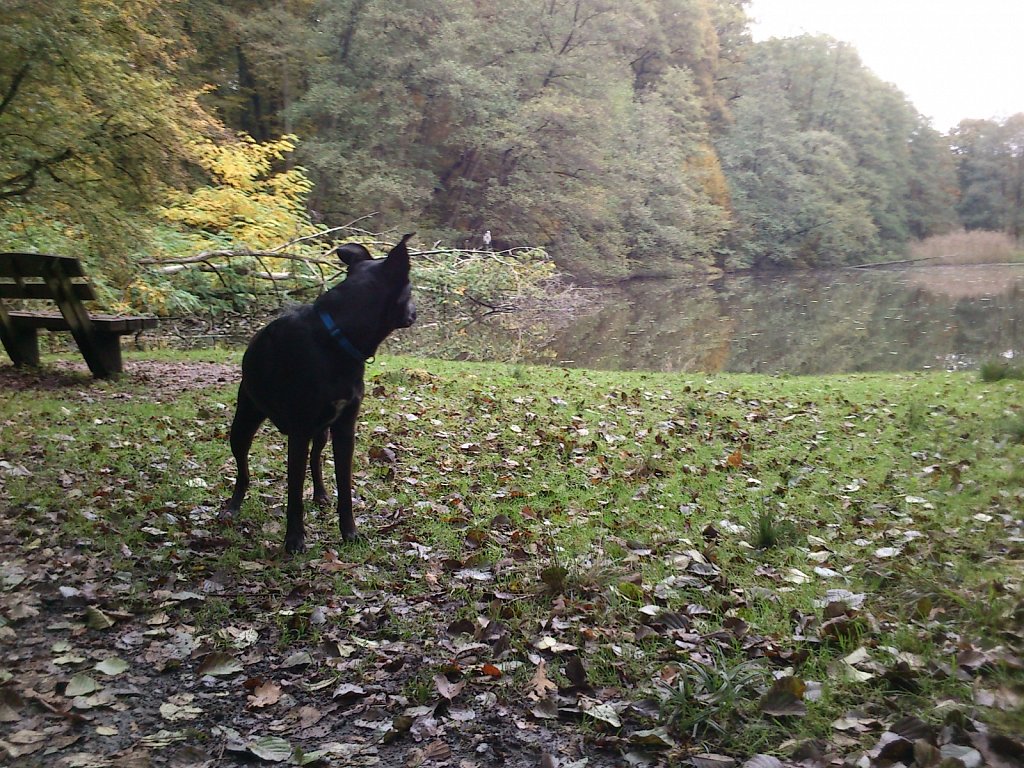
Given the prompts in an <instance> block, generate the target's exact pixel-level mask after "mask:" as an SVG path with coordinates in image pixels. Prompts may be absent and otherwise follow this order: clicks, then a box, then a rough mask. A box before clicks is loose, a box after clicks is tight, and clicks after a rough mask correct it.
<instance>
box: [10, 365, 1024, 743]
mask: <svg viewBox="0 0 1024 768" xmlns="http://www.w3.org/2000/svg"><path fill="white" fill-rule="evenodd" d="M131 359H145V360H152V359H159V360H160V361H162V362H164V363H168V364H171V365H174V364H175V363H177V364H179V365H180V366H182V367H183V368H186V367H187V366H189V365H192V364H194V363H195V362H196V361H208V362H215V363H222V362H225V361H228V362H231V361H237V359H238V355H237V353H230V354H229V353H218V352H204V353H192V354H190V355H185V356H175V355H174V354H172V353H169V352H161V353H160V354H159V355H158V356H156V357H155V358H152V357H146V356H144V355H143V356H136V355H133V356H132V357H131ZM1021 387H1022V384H1021V383H1020V382H1019V381H1016V380H1013V379H1004V380H999V381H988V380H982V381H979V380H978V378H977V377H976V376H974V375H971V374H953V373H921V374H916V373H915V374H890V375H881V374H879V375H875V374H871V375H844V376H829V377H808V378H797V377H761V376H741V375H715V376H701V375H671V374H655V373H604V372H592V371H579V370H565V369H557V368H530V367H523V366H514V367H513V366H504V365H483V364H460V363H449V362H439V361H434V360H416V359H408V358H393V357H388V358H383V359H381V360H380V361H379V362H378V363H377V364H376V365H375V366H373V367H372V368H370V378H369V380H368V382H367V397H366V401H365V403H364V408H363V412H362V414H361V423H360V427H359V432H358V438H357V439H358V445H357V457H356V478H355V493H356V496H357V509H356V514H357V520H358V522H359V524H360V526H361V530H362V531H363V533H364V534H365V535H366V540H365V541H363V542H360V543H356V544H353V545H341V544H340V541H339V536H338V532H337V521H336V517H335V515H334V512H333V510H322V511H316V510H313V509H312V506H311V505H310V508H308V509H307V536H308V539H309V543H310V551H309V552H308V553H307V554H306V555H303V556H301V557H295V558H289V557H286V556H284V555H283V554H282V553H281V545H282V542H283V519H282V515H283V511H282V507H283V502H284V495H285V485H284V480H285V455H286V450H285V441H284V439H283V438H282V436H281V435H279V434H278V433H276V432H275V431H273V430H272V429H269V428H264V429H263V430H262V431H261V432H260V433H259V435H258V436H257V439H256V443H255V446H254V450H253V453H252V470H253V486H252V489H251V491H250V497H249V500H248V501H247V503H246V505H245V507H244V509H243V512H242V514H241V515H240V516H239V519H238V520H236V521H235V522H234V523H233V525H232V526H230V527H229V526H225V525H224V524H222V523H221V522H220V521H219V519H218V516H217V512H218V510H219V507H220V504H221V502H222V501H223V500H224V499H225V498H226V497H227V496H228V494H229V492H230V487H231V482H232V479H233V471H234V467H233V463H232V461H231V457H230V452H229V450H228V446H227V439H226V438H227V429H228V425H229V422H230V418H231V412H232V408H233V400H234V385H233V384H232V383H231V382H229V381H224V382H223V383H220V384H216V385H212V386H203V387H202V388H199V389H191V388H189V387H187V386H179V387H163V388H162V387H157V386H154V385H153V384H152V382H149V383H147V382H145V381H143V382H140V381H133V380H132V379H131V377H127V378H125V379H124V380H122V381H119V382H92V381H88V380H82V381H75V382H72V383H68V384H67V385H65V386H63V387H58V388H56V389H46V388H41V387H28V388H25V389H21V390H18V391H12V392H9V393H6V395H5V397H4V398H3V399H2V400H0V446H2V448H0V450H2V454H0V460H2V462H3V463H2V464H0V481H2V485H0V502H2V506H3V508H4V509H5V510H7V512H6V513H5V515H4V517H5V520H4V524H5V525H6V526H8V529H9V531H10V532H11V536H12V538H13V539H14V540H16V541H18V542H19V543H20V546H21V548H22V550H21V553H20V554H18V553H15V554H17V556H18V557H21V558H23V559H24V560H25V561H26V563H32V562H35V561H36V560H38V561H40V562H42V561H44V560H45V559H46V558H45V557H44V556H43V555H44V553H46V552H48V553H49V556H50V557H51V559H53V558H57V559H58V561H59V557H57V554H58V553H65V554H66V553H68V552H74V553H76V554H75V556H76V557H78V558H80V559H82V560H83V562H85V563H88V564H89V567H90V568H91V569H92V572H93V574H94V575H95V578H96V579H98V580H100V581H102V583H104V584H107V585H114V587H116V589H115V588H113V587H112V588H111V589H113V592H114V594H116V595H117V597H118V599H119V600H121V604H122V605H124V606H128V607H129V608H130V610H132V611H138V612H139V613H140V614H141V615H147V616H150V615H152V614H156V613H159V612H161V611H167V612H170V614H171V615H172V617H174V618H175V620H180V621H182V622H186V623H187V624H188V625H189V626H190V627H194V628H195V630H196V632H198V633H199V634H209V635H211V636H213V635H214V634H215V633H216V632H217V631H219V630H221V629H222V628H223V627H224V626H226V625H228V624H231V623H235V624H238V623H240V622H245V623H247V624H249V625H251V626H253V627H255V628H257V629H259V630H260V631H261V632H262V633H263V634H262V636H264V637H265V638H266V641H267V643H268V646H267V650H266V653H268V654H271V655H275V654H276V656H275V658H276V657H278V656H286V655H287V654H289V653H292V652H294V651H295V649H300V648H322V647H325V646H327V645H331V644H332V643H333V645H331V648H332V649H333V650H332V651H331V652H332V653H333V654H335V656H336V657H337V658H334V657H332V658H334V660H333V661H332V662H331V664H332V665H333V666H332V667H331V668H332V669H334V670H345V669H349V668H352V669H356V668H358V669H360V670H363V671H365V670H367V669H373V668H374V664H375V663H377V658H378V655H380V654H382V651H380V648H382V647H384V646H388V645H389V644H390V645H394V644H401V647H402V648H403V649H405V650H404V651H403V653H404V654H405V655H404V656H402V655H392V656H388V657H387V659H386V660H383V661H380V664H382V665H384V667H383V668H384V669H386V670H392V668H393V671H389V672H388V675H390V679H393V683H394V685H395V686H396V688H395V691H394V692H395V695H400V696H404V697H405V698H407V699H408V700H409V701H410V702H413V703H415V704H429V703H430V702H432V701H435V700H436V699H437V697H438V690H439V689H438V685H442V686H443V684H441V683H438V675H447V678H446V679H447V680H449V681H450V682H451V683H452V684H453V685H454V684H455V681H456V680H462V681H463V682H465V683H466V691H467V692H468V691H472V690H474V689H476V690H477V692H480V691H486V692H488V693H493V694H494V695H496V696H497V698H498V700H500V701H503V702H506V703H507V704H509V705H510V706H518V707H522V708H523V709H524V710H525V712H524V713H522V715H521V716H523V717H530V716H531V715H530V714H529V713H530V712H531V711H532V710H533V709H534V708H535V707H536V706H537V700H538V699H543V698H545V697H554V696H560V697H562V699H561V701H562V702H563V704H564V702H565V701H567V700H569V699H571V698H572V697H574V696H581V697H582V698H580V700H579V702H577V704H575V705H574V706H578V707H579V708H580V711H581V712H582V713H584V714H582V715H581V717H583V722H584V723H586V724H587V725H586V726H585V727H586V728H591V727H592V728H593V729H594V730H595V732H600V733H607V732H609V730H611V731H614V732H616V733H618V734H619V735H620V736H621V737H622V738H625V739H627V740H628V738H629V733H630V732H631V731H635V730H639V729H643V728H647V729H650V728H655V727H662V728H664V729H666V730H665V733H667V734H668V736H669V737H670V738H671V740H673V742H674V743H675V744H676V745H679V748H681V749H688V748H695V747H696V746H697V745H702V746H703V748H708V749H713V750H716V751H721V752H728V753H730V754H736V755H745V754H746V755H749V754H753V753H756V752H778V753H780V754H785V753H786V749H787V747H785V745H787V744H793V743H797V742H799V741H801V740H804V739H812V738H817V739H825V740H829V739H832V738H833V737H835V736H836V735H837V733H839V732H838V731H837V730H836V729H835V727H834V723H836V722H837V721H839V720H840V719H841V718H844V717H848V716H851V715H850V713H852V712H860V713H862V714H863V713H872V716H875V715H877V716H878V717H879V718H880V720H884V721H886V722H892V721H894V720H896V719H898V718H899V717H901V716H904V715H916V716H919V717H922V718H923V719H925V720H927V721H931V722H934V723H938V722H940V721H942V720H943V719H944V718H945V717H946V716H947V710H948V705H941V702H944V701H953V702H955V703H956V706H958V707H961V708H962V709H963V710H964V711H965V712H967V713H969V715H970V716H971V717H977V718H980V719H983V720H987V721H989V722H991V723H992V724H993V727H999V728H1003V729H1006V730H1008V731H1009V732H1011V733H1013V732H1018V733H1019V732H1021V731H1022V730H1024V714H1022V712H1021V709H1020V707H1019V705H1013V704H1012V702H1013V701H1014V699H1013V696H1011V695H1010V693H1007V692H1013V691H1019V690H1020V688H1021V686H1024V674H1022V672H1021V669H1020V665H1019V664H1016V663H1015V662H1014V661H1013V659H1014V658H1018V656H1017V655H1018V654H1020V653H1021V651H1022V650H1024V649H1022V648H1021V640H1020V637H1021V632H1022V626H1021V622H1022V620H1024V617H1022V615H1021V611H1020V608H1019V606H1020V604H1021V574H1020V562H1021V559H1022V553H1024V545H1022V521H1021V508H1022V502H1024V473H1022V472H1021V470H1020V466H1021V462H1022V460H1024V446H1022V445H1021V441H1020V440H1019V439H1017V438H1016V437H1015V436H1014V435H1013V434H1010V433H1008V431H1007V425H1008V424H1010V423H1013V422H1014V420H1018V419H1019V418H1020V405H1019V404H1020V402H1021V395H1022V388H1021ZM61 556H63V555H61ZM61 562H62V561H61ZM26 567H27V566H26ZM118 574H121V576H120V577H118V576H117V575H118ZM211 585H212V586H211ZM204 589H205V590H206V593H205V594H209V595H211V597H210V598H209V599H206V600H202V601H200V602H198V603H197V602H196V601H195V600H189V599H188V598H187V596H186V597H185V598H182V597H180V593H183V592H187V591H189V590H192V591H195V592H197V593H202V591H203V590H204ZM218 595H219V596H218ZM214 598H216V599H214ZM217 637H220V636H219V635H218V636H217ZM218 642H221V643H222V644H223V643H225V642H227V641H226V640H223V639H222V640H219V641H218ZM467 648H468V649H469V650H460V649H467ZM338 654H340V656H338ZM347 654H348V655H347ZM375 654H377V655H375ZM406 657H409V658H416V659H417V661H416V662H415V663H413V662H412V661H410V660H408V659H406ZM403 659H406V660H405V661H403ZM539 659H544V660H545V661H546V664H547V666H548V671H549V677H550V679H551V680H553V681H555V682H554V683H552V687H545V686H543V685H542V684H541V683H542V681H540V682H539V678H538V677H536V676H535V668H536V666H537V664H538V661H539ZM346 665H350V666H346ZM388 665H390V666H388ZM336 674H341V673H340V672H338V673H336ZM360 674H362V672H361V673H360ZM388 675H383V676H382V679H383V677H387V676H388ZM785 676H792V677H795V678H797V679H798V680H799V686H797V687H796V689H798V692H797V693H796V694H793V696H794V700H793V701H788V700H787V703H786V706H790V707H791V708H792V711H791V712H787V713H783V714H779V713H778V711H777V707H778V704H777V702H775V701H774V699H772V700H771V702H770V703H766V700H765V697H766V696H767V695H768V694H769V689H771V687H772V683H773V680H774V679H775V678H778V677H785ZM554 686H561V689H560V691H559V692H556V690H555V688H554ZM796 689H795V690H796ZM460 690H461V689H460ZM538 690H539V691H541V692H542V693H543V696H541V695H540V694H537V695H536V696H533V697H532V698H531V696H530V695H529V694H528V692H529V691H534V692H536V691H538ZM979 691H980V692H981V693H980V694H979ZM446 692H447V693H448V694H451V691H450V690H446ZM459 695H462V694H459ZM769 698H771V697H769ZM573 700H574V701H575V699H573ZM592 701H601V702H605V703H610V704H612V705H614V706H613V709H615V710H616V713H617V714H616V717H617V718H618V720H619V724H618V726H615V725H614V722H613V718H612V717H611V716H610V715H609V714H608V712H607V710H594V713H598V714H594V713H591V714H587V712H588V711H589V710H588V709H587V707H592V706H593V705H592V704H590V703H589V702H592ZM643 701H654V702H656V703H657V706H656V707H654V709H653V710H652V709H651V708H649V707H648V708H647V710H646V711H647V715H646V717H647V719H646V720H644V719H643V716H641V715H640V714H636V713H637V712H643V711H645V710H644V707H643V706H638V707H637V708H635V711H634V710H633V709H630V708H629V707H627V706H626V705H627V703H628V702H635V703H639V702H643ZM581 702H588V703H586V704H584V703H581ZM978 702H980V703H978ZM1007 702H1009V703H1007ZM866 716H867V715H864V717H866ZM1015 729H1016V730H1015ZM841 735H842V738H843V740H844V741H843V743H844V744H845V745H846V746H847V747H849V744H850V741H851V740H852V741H853V742H856V743H857V744H859V745H860V746H864V747H867V746H870V745H871V744H872V743H874V741H876V740H877V736H878V733H877V732H871V731H870V729H869V730H866V731H854V732H848V731H843V732H842V733H841Z"/></svg>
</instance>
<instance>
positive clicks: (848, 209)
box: [0, 0, 1024, 277]
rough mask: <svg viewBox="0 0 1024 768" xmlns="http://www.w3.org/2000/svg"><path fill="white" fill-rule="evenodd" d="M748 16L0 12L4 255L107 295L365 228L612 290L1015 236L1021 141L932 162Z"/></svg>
mask: <svg viewBox="0 0 1024 768" xmlns="http://www.w3.org/2000/svg"><path fill="white" fill-rule="evenodd" d="M745 6H746V0H637V1H636V2H632V3H622V2H618V1H617V0H501V1H499V0H450V2H444V3H437V2H429V1H428V0H284V1H283V2H282V1H280V0H223V1H221V0H218V1H217V2H214V0H171V1H170V2H157V1H156V0H127V1H126V2H113V0H49V2H45V3H44V2H42V0H8V2H6V3H4V21H5V24H4V26H3V27H2V28H0V221H2V222H3V224H4V228H3V231H4V234H3V236H2V237H3V239H4V241H5V243H4V247H37V248H43V247H52V248H55V249H60V248H61V247H63V246H64V245H67V244H68V243H71V242H73V243H74V247H75V251H76V252H77V253H82V255H86V256H89V255H90V254H96V255H99V256H102V257H103V259H106V260H108V261H109V262H110V263H111V264H114V265H118V268H119V269H123V270H124V271H125V272H130V271H131V268H132V259H133V258H135V257H136V256H137V254H139V253H141V252H144V251H150V252H152V251H154V250H155V251H159V252H168V251H173V250H174V249H175V248H178V249H181V248H190V247H195V246H196V244H199V243H209V242H216V243H221V244H223V243H234V244H236V245H239V246H241V247H246V246H247V247H259V246H260V245H261V244H266V242H267V241H268V238H270V237H273V236H283V231H284V229H287V230H288V231H294V232H299V231H308V225H309V224H310V223H311V222H312V223H320V224H323V225H338V224H344V223H346V222H349V221H352V220H356V219H359V218H360V217H363V216H365V215H367V214H369V213H373V212H376V213H377V216H376V218H375V219H374V226H375V227H377V228H379V229H387V228H391V227H395V228H398V227H406V226H409V225H413V224H414V225H415V227H416V229H417V230H418V231H419V232H420V233H421V236H423V237H424V238H426V239H440V240H444V241H447V242H450V243H452V244H454V245H463V244H479V242H480V241H479V236H480V235H481V234H482V233H483V231H485V230H490V231H491V232H492V234H493V237H494V244H495V245H496V246H498V247H501V246H507V245H519V244H531V245H538V246H543V247H546V248H547V249H548V250H549V252H550V253H552V254H553V255H554V256H555V258H556V259H557V260H558V261H559V263H560V264H561V265H562V266H563V267H565V268H567V269H569V270H571V271H572V272H574V273H576V274H577V275H584V276H593V277H614V276H621V275H641V274H647V275H650V274H662V273H672V274H683V273H688V272H690V273H692V272H700V271H704V270H706V269H708V268H710V267H712V266H716V267H725V268H733V267H748V266H779V265H809V266H814V265H827V264H843V263H850V262H855V261H868V260H871V259H877V258H884V257H886V255H887V254H888V253H889V252H893V251H899V250H901V249H902V248H903V247H904V245H905V244H906V242H907V241H908V240H909V239H912V238H922V237H927V236H928V235H931V234H935V233H941V232H944V231H946V230H948V229H950V228H952V227H954V226H957V225H958V224H959V223H960V220H961V219H962V221H963V223H965V224H966V225H967V226H968V227H972V228H979V227H985V228H999V229H1004V230H1006V231H1008V232H1011V233H1013V234H1015V235H1019V233H1020V227H1021V223H1022V216H1024V214H1022V213H1021V207H1022V206H1021V196H1022V191H1021V190H1022V181H1021V179H1022V176H1024V172H1022V170H1021V168H1022V161H1021V149H1020V148H1021V146H1022V145H1024V139H1022V138H1021V134H1022V132H1024V131H1022V128H1021V125H1022V122H1021V119H1018V118H1019V116H1018V118H1011V119H1010V120H1008V121H1005V122H1004V123H996V122H991V121H968V122H965V123H963V124H961V126H960V127H959V128H958V129H957V130H956V131H955V132H954V134H953V136H951V137H949V138H948V140H947V137H943V136H940V135H939V134H938V133H936V132H935V131H934V130H932V129H931V128H930V127H929V126H928V124H927V123H926V121H925V120H924V119H923V118H922V117H921V116H920V115H919V114H918V113H917V111H916V110H915V109H914V107H913V105H912V104H910V103H909V101H908V100H907V99H906V97H905V96H904V95H903V94H902V93H900V92H899V91H898V90H897V89H896V88H895V87H893V86H892V85H889V84H887V83H884V82H882V81H880V80H879V79H878V78H877V77H875V76H874V75H873V74H872V73H871V72H870V71H869V70H867V69H866V68H865V67H864V66H863V65H862V64H861V62H860V60H859V58H858V57H857V54H856V52H855V51H854V50H853V49H852V48H851V47H850V46H849V45H846V44H843V43H840V42H837V41H835V40H832V39H829V38H826V37H813V36H804V37H798V38H792V39H787V40H769V41H766V42H761V43H754V42H752V41H751V39H750V37H749V35H748V33H747V18H746V15H745V10H744V9H745ZM239 136H241V138H239ZM293 136H294V137H295V138H294V139H293V138H291V137H293ZM950 143H952V151H951V148H950ZM282 148H287V151H282ZM292 150H294V151H292ZM218 158H219V159H218ZM224 158H229V159H230V161H231V163H233V164H241V166H243V167H241V168H240V169H239V168H236V170H237V171H238V172H237V173H234V172H233V176H232V179H233V182H232V181H231V180H229V179H228V178H227V177H225V176H224V175H223V174H222V173H220V171H219V170H218V169H221V170H223V162H222V161H223V159H224ZM239 179H244V180H247V181H246V182H245V183H244V184H239V183H234V182H238V180H239ZM310 182H311V183H310ZM254 211H259V212H260V213H259V214H258V215H252V214H253V212H254ZM229 212H233V213H230V215H229ZM246 212H248V213H246ZM261 222H262V223H261ZM260 226H263V228H264V230H265V231H263V232H260V231H258V228H259V227H260ZM91 235H94V237H92V239H90V236H91ZM107 271H110V270H107ZM113 271H116V269H115V270H113Z"/></svg>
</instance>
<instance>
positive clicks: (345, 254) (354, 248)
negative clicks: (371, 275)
mask: <svg viewBox="0 0 1024 768" xmlns="http://www.w3.org/2000/svg"><path fill="white" fill-rule="evenodd" d="M338 258H339V259H341V260H342V261H343V262H344V263H345V264H347V265H348V266H350V267H351V266H352V265H353V264H356V263H358V262H360V261H369V260H370V259H372V258H373V257H372V256H371V255H370V252H369V251H368V250H366V246H365V245H360V244H359V243H345V244H344V245H343V246H341V247H340V248H339V249H338Z"/></svg>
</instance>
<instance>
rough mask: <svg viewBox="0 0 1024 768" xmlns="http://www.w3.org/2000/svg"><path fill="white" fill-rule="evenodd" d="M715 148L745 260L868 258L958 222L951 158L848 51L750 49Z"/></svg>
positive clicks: (819, 42)
mask: <svg viewBox="0 0 1024 768" xmlns="http://www.w3.org/2000/svg"><path fill="white" fill-rule="evenodd" d="M733 114H734V118H735V119H734V122H733V123H732V125H730V126H729V127H728V129H727V130H726V131H725V132H724V133H723V135H722V137H721V139H720V140H719V143H718V146H719V150H720V151H721V153H722V160H723V165H724V167H725V170H726V176H727V177H728V179H729V185H730V189H731V190H732V193H733V198H734V201H735V214H736V222H737V227H736V229H735V231H734V235H733V238H732V244H733V248H734V249H735V252H736V255H737V257H738V262H739V263H740V264H747V265H754V266H767V265H787V264H794V263H797V264H812V265H813V264H828V263H848V262H850V261H868V260H870V259H871V258H872V257H874V256H876V255H878V254H884V253H885V252H886V251H889V250H899V249H901V248H902V246H903V245H904V244H905V243H906V242H907V240H908V239H909V238H910V237H912V236H918V237H922V236H927V235H929V234H935V233H940V232H943V231H946V230H948V229H949V228H951V227H953V226H954V225H955V213H954V211H953V207H952V206H953V201H954V197H953V194H954V190H955V180H954V177H953V173H952V165H951V163H950V162H949V160H948V150H946V149H945V148H944V147H943V146H942V144H941V142H940V141H939V134H938V133H936V132H935V131H934V130H932V129H931V128H930V127H929V126H928V125H927V124H926V122H925V121H924V119H923V118H922V117H921V116H920V115H919V114H918V113H917V112H916V110H915V109H914V108H913V106H912V105H911V104H910V103H909V102H908V101H907V99H906V97H904V96H903V94H901V93H900V92H899V91H897V90H896V89H895V88H894V87H893V86H891V85H889V84H887V83H883V82H881V81H880V80H878V78H876V77H875V76H874V75H873V74H872V73H871V72H870V71H868V70H867V69H866V68H865V67H864V66H863V65H862V64H861V62H860V59H859V58H858V56H857V54H856V52H855V51H854V50H853V49H852V48H851V47H850V46H849V45H847V44H845V43H840V42H837V41H835V40H832V39H831V38H827V37H811V36H804V37H798V38H790V39H784V40H769V41H766V42H764V43H760V44H757V45H756V46H753V47H751V48H750V50H749V55H748V58H747V60H746V62H745V64H744V67H743V70H742V74H741V75H740V78H739V79H738V82H737V94H736V99H735V102H734V107H733Z"/></svg>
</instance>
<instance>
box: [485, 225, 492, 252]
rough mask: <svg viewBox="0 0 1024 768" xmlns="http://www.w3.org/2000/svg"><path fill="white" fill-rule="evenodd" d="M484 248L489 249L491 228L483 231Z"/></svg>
mask: <svg viewBox="0 0 1024 768" xmlns="http://www.w3.org/2000/svg"><path fill="white" fill-rule="evenodd" d="M484 250H487V251H489V250H491V230H489V229H488V230H487V231H486V232H484Z"/></svg>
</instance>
